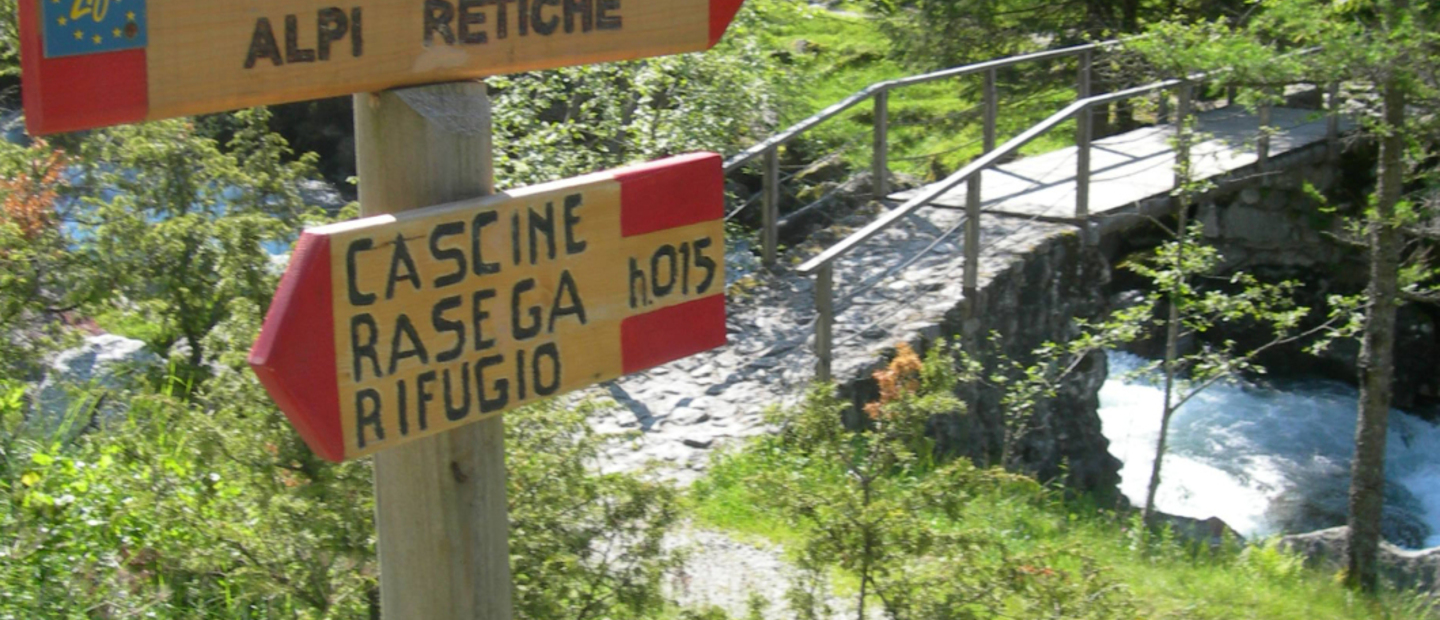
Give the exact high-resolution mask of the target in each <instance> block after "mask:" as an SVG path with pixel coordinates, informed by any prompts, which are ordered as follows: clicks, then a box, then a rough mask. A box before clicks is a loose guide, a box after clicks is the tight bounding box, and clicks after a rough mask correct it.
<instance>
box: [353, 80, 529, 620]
mask: <svg viewBox="0 0 1440 620" xmlns="http://www.w3.org/2000/svg"><path fill="white" fill-rule="evenodd" d="M354 100H355V155H356V167H357V169H358V171H359V176H360V212H361V214H362V215H377V214H381V213H393V212H397V211H405V210H409V209H416V208H421V207H428V206H434V205H438V204H441V203H445V202H450V201H454V200H460V199H463V198H473V197H476V196H481V195H485V194H489V193H492V192H493V190H494V182H493V168H492V164H491V161H492V160H491V145H490V103H489V99H488V98H487V96H486V92H485V85H484V84H483V83H480V82H464V83H454V84H441V85H436V86H425V87H420V88H414V89H406V90H400V91H386V92H382V93H362V94H358V95H355V97H354ZM504 443H505V442H504V424H503V422H502V418H501V417H500V416H496V417H494V418H491V419H489V420H485V421H482V422H477V423H474V424H470V425H467V426H462V427H459V428H457V429H455V430H453V431H450V432H448V433H444V434H441V435H434V436H431V437H426V438H423V439H419V440H415V441H413V442H410V443H407V444H404V445H401V446H398V447H396V448H393V449H390V450H387V451H384V452H380V453H378V454H376V455H375V526H376V531H377V535H378V547H379V555H380V608H381V615H382V617H383V618H385V619H386V620H408V619H411V618H424V619H425V620H510V617H511V613H512V610H511V583H510V553H509V534H510V522H509V516H508V514H507V506H506V501H505V449H504Z"/></svg>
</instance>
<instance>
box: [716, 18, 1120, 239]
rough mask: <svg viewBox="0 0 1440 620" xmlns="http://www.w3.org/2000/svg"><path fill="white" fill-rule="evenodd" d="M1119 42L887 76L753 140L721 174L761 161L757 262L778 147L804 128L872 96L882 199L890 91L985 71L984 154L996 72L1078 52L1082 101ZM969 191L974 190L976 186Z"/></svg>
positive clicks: (769, 222) (990, 134) (774, 194)
mask: <svg viewBox="0 0 1440 620" xmlns="http://www.w3.org/2000/svg"><path fill="white" fill-rule="evenodd" d="M1120 43H1121V41H1119V40H1111V41H1103V42H1099V43H1087V44H1084V45H1075V46H1070V47H1063V48H1058V49H1053V50H1045V51H1042V52H1035V53H1032V54H1022V55H1019V56H1010V57H1006V58H997V59H994V60H987V61H985V62H981V63H975V64H971V65H965V66H962V67H954V68H951V69H944V70H941V71H935V72H932V73H925V74H921V75H914V76H910V77H905V78H899V79H895V80H887V81H884V82H876V83H874V84H871V85H870V86H867V87H866V88H864V89H863V90H861V91H859V92H857V93H855V94H853V95H851V96H849V97H846V98H845V99H842V100H840V101H838V102H836V103H835V104H833V105H831V106H830V107H827V108H825V109H823V110H821V111H819V112H816V113H815V114H813V115H811V116H810V117H809V118H806V119H805V120H802V121H800V122H798V123H795V124H794V125H791V126H790V127H789V128H787V129H785V130H784V131H781V132H780V133H777V134H775V135H773V136H771V137H770V138H769V139H767V140H765V141H763V142H761V143H759V144H756V145H755V146H752V147H750V148H748V149H746V150H744V151H741V152H740V153H738V154H736V155H735V156H734V157H731V158H730V159H728V160H726V161H725V174H727V175H728V174H730V173H732V172H735V171H737V170H739V169H740V168H741V167H743V166H744V165H745V164H748V163H750V162H751V161H754V160H755V159H757V158H763V163H762V164H761V166H762V173H761V190H760V195H761V201H760V205H761V209H762V212H761V225H760V226H761V227H760V244H761V262H762V263H764V264H765V265H766V266H771V265H774V264H775V260H776V255H777V248H778V247H779V241H780V233H779V222H780V147H781V146H784V145H785V144H786V143H788V142H790V141H791V140H794V139H795V138H796V137H798V136H800V135H801V134H803V133H805V132H806V131H809V130H811V129H814V128H815V127H817V126H819V125H821V124H822V123H824V122H826V121H828V120H830V119H833V118H835V117H837V116H839V115H840V114H842V113H844V112H845V111H847V110H849V109H851V108H853V107H855V106H857V105H859V104H861V103H863V102H865V101H867V100H873V101H874V104H873V105H874V106H875V107H874V111H875V122H874V141H873V151H872V155H871V162H870V171H871V179H872V182H871V189H872V192H871V193H872V194H873V196H874V198H875V199H876V200H883V199H884V198H885V196H886V195H888V194H889V187H888V186H889V176H890V174H889V173H890V164H889V150H890V149H889V142H890V138H889V130H890V127H889V126H890V122H889V119H890V91H891V90H895V89H899V88H904V87H906V86H914V85H917V84H925V83H928V82H934V81H936V80H943V79H948V78H957V77H963V76H967V75H974V74H977V73H983V74H984V75H985V86H984V102H983V104H982V105H983V109H984V118H985V120H984V141H985V145H984V150H985V152H989V151H992V150H994V148H995V122H996V116H997V109H998V107H997V106H998V103H997V101H996V99H997V95H996V88H995V79H996V71H997V70H999V69H1004V68H1006V67H1010V66H1014V65H1019V64H1023V63H1027V62H1038V61H1042V60H1051V59H1056V58H1067V57H1070V56H1079V57H1080V61H1079V70H1078V75H1077V79H1076V90H1077V93H1078V98H1080V99H1084V98H1085V97H1088V96H1089V94H1090V73H1091V71H1090V68H1091V61H1092V55H1093V54H1094V52H1096V51H1098V50H1104V49H1108V48H1111V47H1115V46H1117V45H1119V44H1120ZM1087 130H1088V127H1087ZM977 185H978V184H977ZM972 191H978V189H976V190H972ZM748 206H749V203H746V204H744V205H742V206H741V207H739V208H737V209H735V210H734V211H733V212H731V213H729V214H728V215H727V216H726V218H727V219H729V218H732V217H734V216H735V215H738V214H739V213H740V212H741V211H743V210H744V209H745V208H746V207H748ZM972 234H973V235H975V236H976V237H977V238H978V234H979V231H978V229H977V230H976V231H974V232H973V233H972V232H971V231H970V230H969V229H968V228H967V230H966V239H967V240H968V239H969V238H970V236H971V235H972Z"/></svg>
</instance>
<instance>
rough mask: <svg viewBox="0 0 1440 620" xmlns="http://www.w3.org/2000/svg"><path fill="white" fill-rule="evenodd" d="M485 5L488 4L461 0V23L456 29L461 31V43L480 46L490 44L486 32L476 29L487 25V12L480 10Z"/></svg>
mask: <svg viewBox="0 0 1440 620" xmlns="http://www.w3.org/2000/svg"><path fill="white" fill-rule="evenodd" d="M485 4H487V3H486V2H485V1H484V0H459V9H460V19H459V22H460V23H459V25H458V26H457V27H456V29H457V30H458V31H459V34H460V37H459V38H460V42H461V43H465V44H467V45H480V44H482V43H486V42H488V38H487V37H488V35H486V34H485V31H484V30H479V29H475V28H474V27H475V26H482V25H484V24H485V12H484V11H483V10H481V9H480V7H481V6H483V5H485Z"/></svg>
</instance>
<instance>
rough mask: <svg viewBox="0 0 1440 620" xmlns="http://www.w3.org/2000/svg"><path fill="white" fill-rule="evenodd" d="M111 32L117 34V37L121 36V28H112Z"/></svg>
mask: <svg viewBox="0 0 1440 620" xmlns="http://www.w3.org/2000/svg"><path fill="white" fill-rule="evenodd" d="M111 33H112V34H114V35H115V38H117V39H118V38H120V29H119V28H116V29H114V30H112V31H111Z"/></svg>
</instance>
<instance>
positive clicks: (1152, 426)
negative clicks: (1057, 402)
mask: <svg viewBox="0 0 1440 620" xmlns="http://www.w3.org/2000/svg"><path fill="white" fill-rule="evenodd" d="M1143 363H1144V360H1143V359H1141V358H1139V357H1136V356H1134V355H1131V354H1129V353H1123V352H1111V353H1110V379H1109V380H1108V381H1106V382H1105V385H1104V387H1103V388H1102V389H1101V390H1100V418H1101V422H1102V424H1103V426H1104V431H1105V436H1106V437H1108V438H1109V439H1110V453H1111V454H1113V455H1115V456H1116V457H1117V458H1119V459H1120V460H1121V461H1123V462H1124V463H1125V465H1124V468H1123V469H1122V470H1121V472H1120V473H1121V478H1122V481H1121V484H1120V488H1121V490H1122V491H1123V492H1124V493H1125V496H1126V497H1128V498H1129V499H1130V501H1131V503H1132V504H1135V505H1137V506H1138V505H1141V504H1143V503H1144V501H1145V490H1146V487H1147V485H1148V484H1149V479H1150V468H1151V465H1152V464H1153V463H1154V454H1155V440H1156V438H1157V437H1158V434H1159V430H1160V407H1161V402H1162V396H1163V393H1162V392H1161V390H1160V388H1159V387H1158V386H1156V385H1154V384H1152V383H1149V382H1146V381H1143V380H1140V379H1134V378H1128V377H1126V376H1125V375H1126V374H1127V373H1129V372H1130V371H1133V370H1134V369H1136V368H1138V367H1139V366H1140V365H1141V364H1143ZM1357 397H1358V392H1357V391H1356V389H1355V388H1354V387H1351V386H1349V385H1346V384H1343V383H1338V382H1334V381H1326V380H1316V379H1306V380H1293V381H1283V382H1282V381H1277V382H1275V383H1274V384H1273V385H1266V386H1260V385H1254V384H1248V383H1238V384H1233V385H1216V386H1214V387H1211V388H1210V389H1209V390H1207V391H1205V392H1204V393H1201V394H1200V395H1199V396H1197V397H1195V398H1194V399H1193V400H1192V401H1191V402H1189V403H1187V404H1186V405H1185V406H1184V407H1183V408H1181V409H1180V411H1178V412H1177V413H1176V415H1175V418H1174V420H1173V421H1172V422H1171V427H1170V443H1169V451H1168V454H1166V456H1165V461H1164V463H1163V467H1162V482H1161V485H1160V490H1159V493H1158V495H1157V499H1156V504H1157V506H1158V508H1159V509H1160V510H1161V511H1164V512H1167V513H1171V514H1177V515H1183V516H1187V517H1195V518H1201V519H1204V518H1208V517H1211V516H1216V517H1220V518H1221V519H1222V520H1224V521H1225V522H1226V523H1228V524H1229V525H1230V527H1232V528H1234V529H1235V530H1236V531H1238V532H1240V533H1241V534H1242V535H1244V536H1246V537H1247V538H1249V537H1255V536H1267V535H1271V534H1284V533H1294V532H1298V531H1308V530H1312V529H1319V528H1325V527H1331V526H1335V525H1343V524H1344V521H1345V510H1346V505H1345V500H1346V492H1347V490H1348V487H1349V467H1350V457H1351V454H1352V453H1353V452H1354V442H1355V439H1354V437H1355V414H1356V402H1357ZM1389 429H1390V431H1389V437H1388V439H1387V444H1386V445H1387V450H1386V461H1385V476H1386V480H1387V485H1386V508H1385V510H1386V516H1385V522H1384V524H1383V528H1382V529H1383V530H1384V532H1385V535H1386V538H1387V539H1388V540H1390V541H1391V542H1393V543H1396V544H1399V545H1402V546H1407V547H1418V546H1425V547H1434V546H1440V426H1436V425H1434V424H1431V423H1429V422H1426V421H1424V420H1422V419H1420V418H1417V417H1415V416H1412V415H1409V414H1406V413H1403V412H1400V411H1392V412H1391V415H1390V426H1389Z"/></svg>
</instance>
